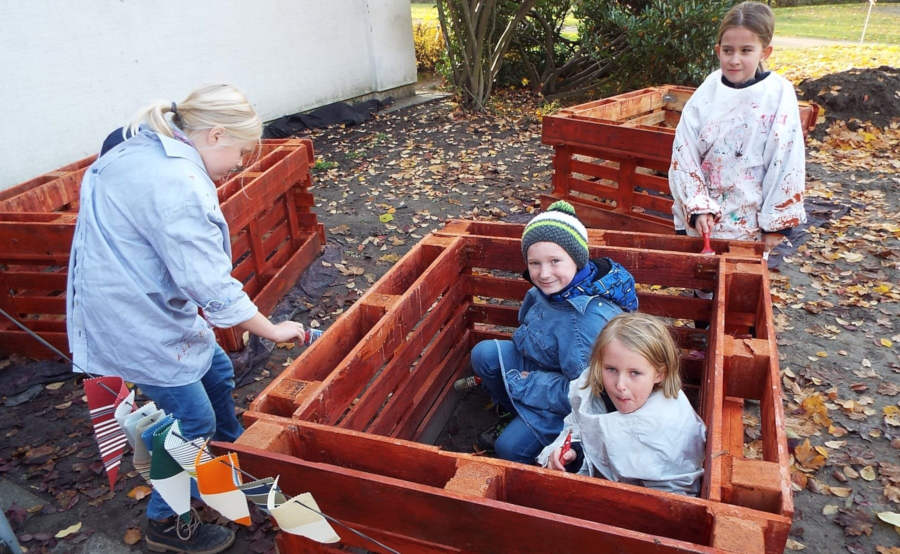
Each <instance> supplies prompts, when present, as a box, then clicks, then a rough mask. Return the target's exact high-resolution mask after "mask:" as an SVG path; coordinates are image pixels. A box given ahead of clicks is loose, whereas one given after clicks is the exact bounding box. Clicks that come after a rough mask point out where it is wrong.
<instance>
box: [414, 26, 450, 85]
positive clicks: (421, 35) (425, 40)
mask: <svg viewBox="0 0 900 554" xmlns="http://www.w3.org/2000/svg"><path fill="white" fill-rule="evenodd" d="M413 42H414V43H415V47H416V65H417V67H418V68H419V71H426V72H429V73H430V72H434V70H435V66H436V65H437V63H438V61H440V59H441V57H442V56H443V55H444V37H443V36H442V35H441V28H440V26H439V25H438V24H437V23H436V22H417V23H414V24H413Z"/></svg>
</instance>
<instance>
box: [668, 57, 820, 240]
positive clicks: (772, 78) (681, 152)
mask: <svg viewBox="0 0 900 554" xmlns="http://www.w3.org/2000/svg"><path fill="white" fill-rule="evenodd" d="M805 184H806V152H805V150H804V143H803V131H802V127H801V124H800V116H799V111H798V107H797V96H796V94H795V93H794V87H793V85H791V83H790V82H788V81H787V80H786V79H784V78H783V77H781V76H780V75H778V74H776V73H774V72H773V73H770V74H769V75H768V76H767V77H765V78H764V79H762V80H761V81H758V82H757V83H754V84H752V85H750V86H748V87H745V88H732V87H729V86H727V85H726V84H724V83H723V82H722V71H721V70H716V71H714V72H713V73H712V74H710V75H709V76H708V77H707V78H706V80H705V81H704V82H703V84H702V85H700V86H699V87H698V88H697V90H696V91H695V92H694V94H693V95H692V96H691V98H690V100H688V102H687V103H686V104H685V106H684V109H683V110H682V115H681V120H680V121H679V123H678V128H677V129H676V130H675V142H674V143H673V145H672V165H671V166H670V167H669V187H670V188H671V190H672V196H673V197H674V199H675V202H674V204H673V206H672V213H673V215H674V220H675V229H677V230H681V229H684V230H686V231H687V233H688V234H690V235H696V234H697V231H696V230H695V229H693V228H692V227H691V226H690V223H689V222H690V217H691V215H693V214H706V213H709V214H713V215H714V216H715V217H716V220H717V221H716V223H715V225H714V226H713V231H712V236H713V237H717V238H725V239H741V240H760V233H761V232H774V231H779V230H782V229H787V228H790V227H796V226H797V225H799V224H801V223H803V222H805V221H806V211H805V210H804V208H803V191H804V187H805Z"/></svg>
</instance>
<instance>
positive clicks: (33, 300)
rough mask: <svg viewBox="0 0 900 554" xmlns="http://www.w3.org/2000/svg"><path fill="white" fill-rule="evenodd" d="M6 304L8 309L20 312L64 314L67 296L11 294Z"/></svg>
mask: <svg viewBox="0 0 900 554" xmlns="http://www.w3.org/2000/svg"><path fill="white" fill-rule="evenodd" d="M4 304H5V305H6V306H7V310H8V311H10V312H13V313H20V314H64V313H66V297H65V295H62V294H60V295H58V296H11V297H8V298H7V299H6V301H5V302H4Z"/></svg>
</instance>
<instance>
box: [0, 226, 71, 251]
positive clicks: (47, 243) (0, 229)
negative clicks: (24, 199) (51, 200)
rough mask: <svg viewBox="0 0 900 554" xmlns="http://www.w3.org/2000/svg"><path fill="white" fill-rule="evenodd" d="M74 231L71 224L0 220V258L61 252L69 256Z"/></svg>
mask: <svg viewBox="0 0 900 554" xmlns="http://www.w3.org/2000/svg"><path fill="white" fill-rule="evenodd" d="M74 234H75V226H74V225H68V224H58V223H17V222H11V221H0V260H7V259H9V260H14V259H27V258H28V257H38V256H60V255H65V257H66V258H68V256H69V251H70V250H71V249H72V237H73V236H74ZM23 253H25V255H23Z"/></svg>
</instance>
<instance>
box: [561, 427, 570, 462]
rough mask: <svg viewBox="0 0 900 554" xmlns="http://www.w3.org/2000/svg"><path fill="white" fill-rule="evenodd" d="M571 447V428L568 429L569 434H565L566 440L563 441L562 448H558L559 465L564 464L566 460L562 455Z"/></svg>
mask: <svg viewBox="0 0 900 554" xmlns="http://www.w3.org/2000/svg"><path fill="white" fill-rule="evenodd" d="M571 448H572V430H571V429H569V434H568V435H566V440H564V441H563V445H562V448H560V449H559V463H560V464H561V465H566V461H565V460H563V457H564V456H565V455H566V452H568V451H569V450H570V449H571Z"/></svg>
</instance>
